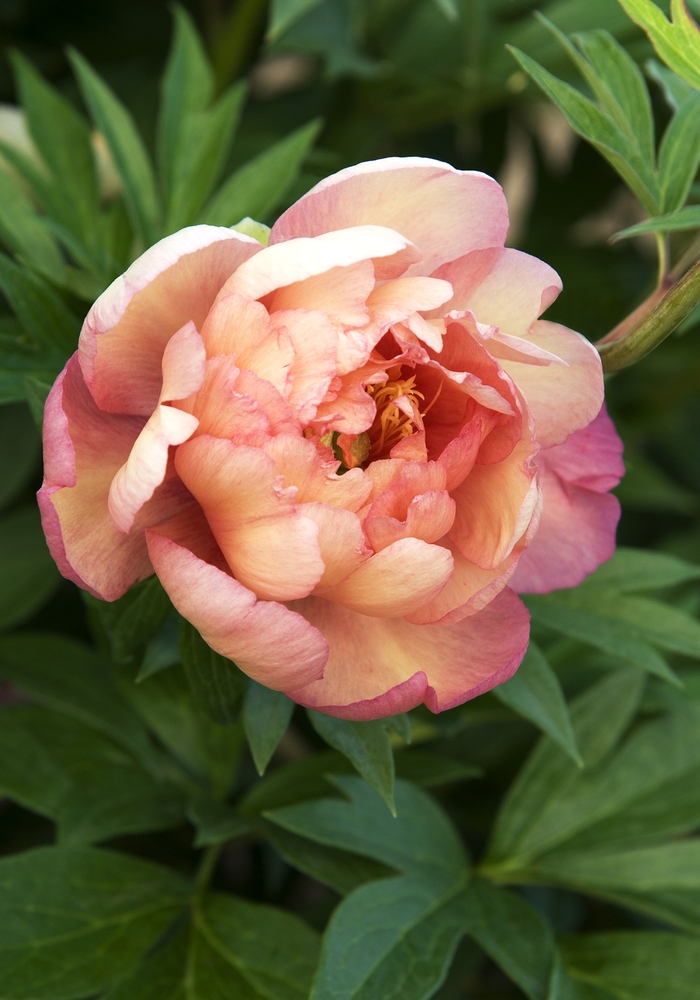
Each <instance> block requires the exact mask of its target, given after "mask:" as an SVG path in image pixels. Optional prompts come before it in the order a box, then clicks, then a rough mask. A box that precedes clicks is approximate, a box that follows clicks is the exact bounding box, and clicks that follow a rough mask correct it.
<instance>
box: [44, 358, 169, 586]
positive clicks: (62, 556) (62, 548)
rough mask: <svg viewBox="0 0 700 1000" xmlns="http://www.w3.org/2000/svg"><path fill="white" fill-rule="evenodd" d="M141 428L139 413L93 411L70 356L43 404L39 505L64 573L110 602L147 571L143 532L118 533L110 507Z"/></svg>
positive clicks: (48, 540) (80, 375)
mask: <svg viewBox="0 0 700 1000" xmlns="http://www.w3.org/2000/svg"><path fill="white" fill-rule="evenodd" d="M142 427H143V420H142V418H140V417H120V416H112V415H111V414H107V413H102V412H101V411H100V410H98V409H97V407H96V406H95V402H94V400H93V398H92V396H91V395H90V393H89V392H88V390H87V387H86V385H85V382H84V381H83V376H82V373H81V371H80V365H79V363H78V356H77V354H74V355H73V357H72V358H71V359H70V361H69V362H68V364H67V365H66V367H65V368H64V369H63V371H62V372H61V374H60V375H59V377H58V378H57V379H56V382H55V383H54V386H53V388H52V390H51V392H50V393H49V397H48V399H47V401H46V408H45V411H44V461H45V477H44V484H43V486H42V487H41V489H40V490H39V496H38V499H39V507H40V509H41V516H42V521H43V525H44V532H45V534H46V539H47V542H48V545H49V549H50V550H51V555H52V556H53V558H54V559H55V560H56V563H57V564H58V568H59V569H60V571H61V573H63V575H64V576H66V577H68V579H69V580H73V581H74V582H75V583H77V584H78V585H79V586H80V587H83V588H85V589H86V590H89V591H90V593H92V594H94V595H95V596H97V597H100V598H102V599H103V600H107V601H113V600H115V599H116V598H117V597H121V595H122V594H123V593H125V591H127V590H128V589H129V587H130V586H131V585H132V584H133V583H136V582H137V580H143V579H144V578H145V577H147V576H148V575H149V574H150V573H151V564H150V561H149V559H148V553H147V552H146V545H145V542H144V540H143V536H142V534H140V533H139V534H134V535H126V536H125V535H122V534H120V533H119V532H118V531H117V529H116V527H115V526H114V524H113V522H112V519H111V517H110V516H109V510H108V509H107V496H108V494H109V487H110V483H111V482H112V479H113V478H114V474H115V473H116V471H117V469H118V468H119V467H120V466H121V465H122V464H123V463H124V462H125V461H126V459H127V458H128V456H129V452H130V451H131V448H132V446H133V444H134V441H135V440H136V438H137V437H138V434H139V432H140V430H141V428H142ZM166 516H167V515H166Z"/></svg>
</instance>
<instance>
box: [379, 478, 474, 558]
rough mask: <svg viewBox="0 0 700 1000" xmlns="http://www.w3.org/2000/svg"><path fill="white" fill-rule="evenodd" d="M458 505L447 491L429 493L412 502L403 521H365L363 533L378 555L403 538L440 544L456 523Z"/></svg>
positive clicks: (393, 519) (388, 518)
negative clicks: (438, 542)
mask: <svg viewBox="0 0 700 1000" xmlns="http://www.w3.org/2000/svg"><path fill="white" fill-rule="evenodd" d="M454 519H455V502H454V500H453V499H452V497H451V496H450V495H449V493H447V492H446V491H445V490H428V492H426V493H421V494H420V495H419V496H416V497H414V498H413V500H412V501H411V503H410V504H409V506H408V510H407V511H406V518H405V520H403V521H400V520H398V519H397V518H395V517H385V516H381V515H380V516H379V517H372V516H371V514H370V515H368V517H367V518H366V519H365V522H364V530H365V535H366V536H367V540H368V541H369V544H370V545H371V546H372V548H373V549H374V551H375V552H379V551H380V549H385V548H386V547H387V546H388V545H391V544H392V543H393V542H397V541H398V540H399V539H400V538H422V539H423V541H424V542H437V541H439V540H440V539H441V538H442V537H443V535H446V534H447V532H448V531H449V530H450V528H451V527H452V525H453V523H454Z"/></svg>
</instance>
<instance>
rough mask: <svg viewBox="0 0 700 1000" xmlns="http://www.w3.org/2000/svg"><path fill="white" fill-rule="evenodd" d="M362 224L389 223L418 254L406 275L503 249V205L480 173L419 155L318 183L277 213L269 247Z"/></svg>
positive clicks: (505, 224) (505, 227) (364, 165)
mask: <svg viewBox="0 0 700 1000" xmlns="http://www.w3.org/2000/svg"><path fill="white" fill-rule="evenodd" d="M366 223H374V224H377V223H378V224H381V225H383V226H389V227H390V228H391V229H395V230H396V231H397V232H399V233H402V234H403V235H404V236H406V237H407V238H408V239H409V240H411V242H412V243H415V244H416V246H417V247H418V248H419V250H420V251H421V253H422V254H423V257H422V258H421V260H420V261H419V262H418V263H417V264H415V265H414V266H413V267H412V268H410V270H409V271H408V273H409V274H424V275H429V274H432V273H433V271H434V270H435V269H436V268H437V267H439V266H440V265H441V264H444V263H445V262H446V261H449V260H454V259H455V258H456V257H461V256H463V255H464V254H466V253H469V251H471V250H477V249H480V248H483V247H492V246H503V243H504V241H505V237H506V233H507V231H508V207H507V205H506V200H505V197H504V195H503V190H502V189H501V187H500V185H499V184H498V183H497V182H496V181H494V180H493V178H491V177H487V175H486V174H482V173H479V172H478V171H475V170H455V168H454V167H451V166H450V165H449V164H447V163H441V162H440V161H438V160H430V159H425V158H423V157H419V156H406V157H388V158H386V159H383V160H374V161H372V162H368V163H360V164H358V165H357V166H354V167H347V168H346V169H345V170H341V171H339V172H338V173H337V174H333V175H332V176H331V177H327V178H326V179H325V180H323V181H321V183H320V184H317V185H316V187H314V188H312V189H311V190H310V191H309V192H308V193H307V194H306V195H304V197H303V198H300V199H299V201H297V202H296V203H295V204H294V205H292V207H291V208H289V209H287V211H286V212H284V213H283V214H282V215H281V216H280V218H279V219H278V220H277V222H276V223H275V225H274V226H273V228H272V232H271V233H270V242H271V243H272V244H278V243H281V242H282V241H285V240H291V239H294V238H297V237H300V236H317V235H319V234H320V233H326V232H330V231H331V230H334V229H344V228H345V227H346V226H360V225H363V224H366Z"/></svg>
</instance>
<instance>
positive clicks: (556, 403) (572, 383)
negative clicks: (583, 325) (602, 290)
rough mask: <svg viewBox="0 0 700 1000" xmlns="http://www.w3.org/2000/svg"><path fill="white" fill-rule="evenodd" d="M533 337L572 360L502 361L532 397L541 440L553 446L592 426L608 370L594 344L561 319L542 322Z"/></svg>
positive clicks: (534, 327)
mask: <svg viewBox="0 0 700 1000" xmlns="http://www.w3.org/2000/svg"><path fill="white" fill-rule="evenodd" d="M528 339H529V340H532V341H533V342H534V343H535V344H537V346H538V347H542V348H544V349H545V350H546V351H549V352H551V353H552V354H556V355H557V357H559V358H561V359H562V360H563V361H565V362H566V366H564V365H558V364H553V365H548V366H547V367H540V366H538V365H531V364H521V363H520V362H518V361H509V360H503V361H501V364H502V366H503V368H504V369H505V370H506V371H507V372H508V374H509V375H510V376H511V378H512V379H513V381H514V382H515V384H516V385H517V387H518V388H519V389H520V391H521V392H522V393H523V395H524V396H525V399H526V400H527V405H528V409H529V410H530V412H531V413H532V415H533V416H534V418H535V433H536V436H537V440H538V442H539V443H540V445H541V446H542V447H543V448H550V447H552V446H553V445H555V444H561V443H562V442H563V441H565V440H566V439H567V437H568V436H569V435H570V434H573V433H574V431H578V430H580V429H581V428H583V427H586V426H587V425H588V424H589V423H590V422H591V420H593V418H594V417H595V416H596V415H597V413H598V412H599V411H600V408H601V406H602V405H603V368H602V365H601V361H600V355H599V354H598V352H597V351H596V349H595V347H594V346H593V344H591V343H589V341H587V340H586V339H585V338H584V337H582V336H581V335H580V334H579V333H574V331H573V330H569V329H567V327H565V326H560V325H559V324H558V323H549V322H546V321H545V320H538V321H537V322H536V323H533V324H532V326H531V328H530V332H529V333H528Z"/></svg>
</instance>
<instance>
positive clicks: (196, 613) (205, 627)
mask: <svg viewBox="0 0 700 1000" xmlns="http://www.w3.org/2000/svg"><path fill="white" fill-rule="evenodd" d="M147 541H148V550H149V553H150V555H151V559H152V560H153V565H154V566H155V568H156V572H157V573H158V577H159V579H160V581H161V583H162V584H163V586H164V587H165V589H166V591H167V592H168V595H169V597H170V599H171V600H172V602H173V604H174V605H175V607H176V608H177V610H178V611H179V612H180V614H181V615H183V617H185V618H187V620H188V621H190V622H191V623H192V624H193V625H194V626H195V628H197V629H198V630H199V632H200V633H201V635H202V638H203V639H204V640H205V642H207V643H208V644H209V645H210V646H211V647H212V649H214V650H215V651H216V652H217V653H220V654H221V655H222V656H226V657H228V659H230V660H233V661H234V662H235V663H236V664H237V665H238V666H239V667H240V668H241V670H243V671H244V672H245V673H246V674H248V675H249V676H250V677H252V678H253V679H254V680H256V681H258V682H259V683H261V684H264V685H265V686H266V687H270V688H272V689H273V690H276V691H281V690H285V689H286V688H288V687H290V686H292V687H293V686H296V685H300V684H302V685H303V684H308V683H310V682H313V681H314V680H316V679H318V678H320V677H322V676H323V668H324V665H325V662H326V658H327V656H328V646H327V644H326V642H325V640H324V638H323V636H321V634H320V633H319V632H318V630H317V629H315V628H314V627H313V626H312V625H309V624H308V622H306V621H305V620H304V619H303V618H302V617H301V615H298V614H295V613H294V612H293V611H289V610H288V609H287V608H286V607H284V605H282V604H276V603H272V602H268V601H259V600H257V599H256V596H255V594H253V593H251V591H250V590H247V589H246V588H245V587H244V586H243V585H242V584H241V583H239V582H238V581H237V580H234V579H233V577H232V576H230V575H229V574H227V573H224V572H223V571H222V570H220V569H217V568H216V567H215V566H212V565H210V564H209V563H207V562H204V561H203V560H202V559H199V558H198V557H197V556H196V555H194V553H192V552H190V551H189V549H186V548H183V547H182V546H180V545H178V544H177V543H176V542H174V541H172V540H171V539H170V538H168V537H166V536H165V535H164V534H160V533H159V532H157V531H155V530H153V529H151V530H150V531H148V532H147Z"/></svg>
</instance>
